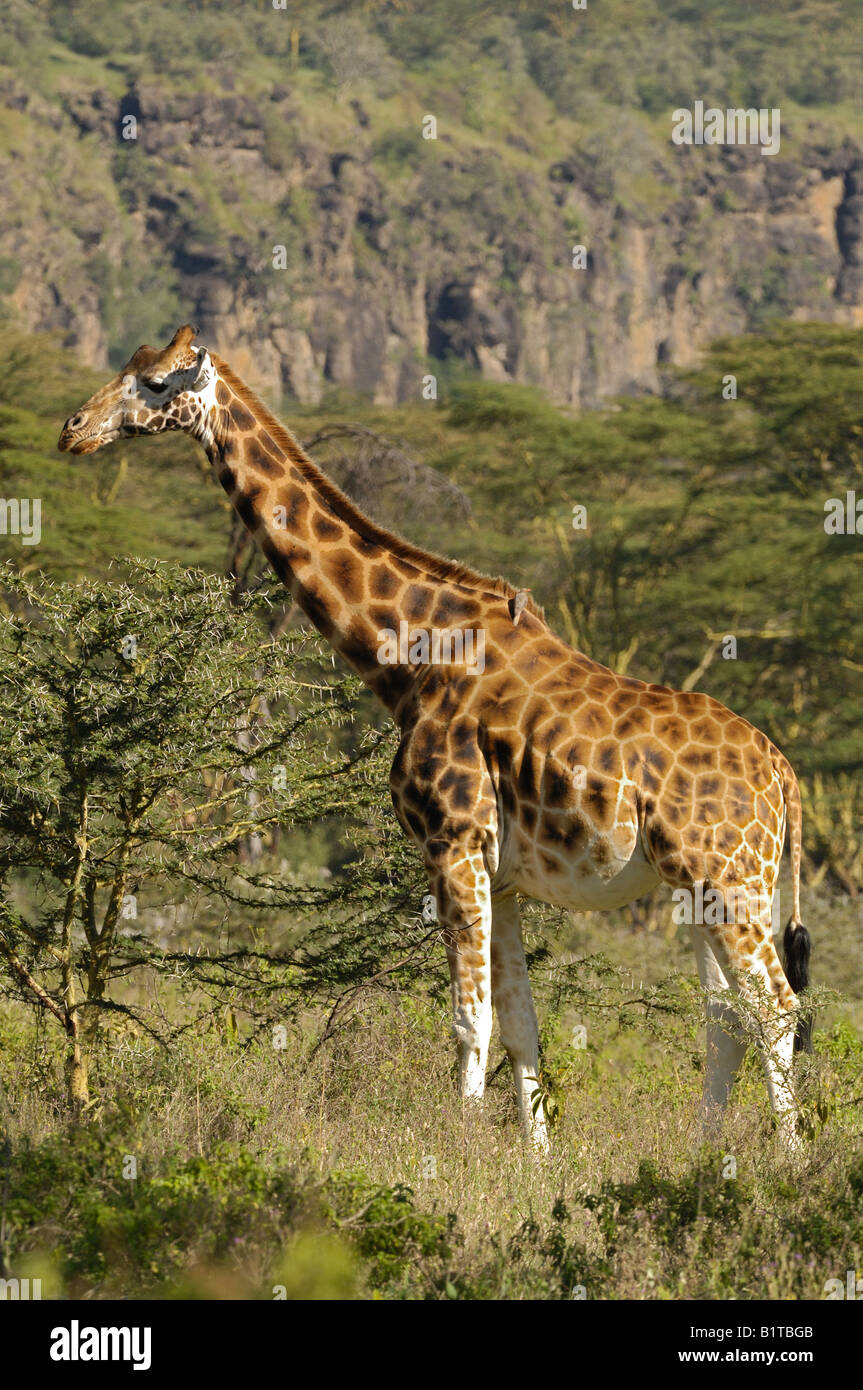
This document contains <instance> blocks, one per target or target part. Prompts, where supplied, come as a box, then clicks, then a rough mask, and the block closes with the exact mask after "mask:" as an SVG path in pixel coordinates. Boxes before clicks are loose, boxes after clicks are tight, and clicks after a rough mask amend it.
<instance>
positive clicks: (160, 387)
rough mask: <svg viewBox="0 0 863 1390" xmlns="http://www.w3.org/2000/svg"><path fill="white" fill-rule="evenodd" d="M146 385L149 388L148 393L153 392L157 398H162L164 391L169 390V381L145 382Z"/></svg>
mask: <svg viewBox="0 0 863 1390" xmlns="http://www.w3.org/2000/svg"><path fill="white" fill-rule="evenodd" d="M144 385H145V386H146V388H147V390H148V391H152V392H153V393H154V394H155V395H157V396H160V395H161V394H162V392H163V391H167V389H168V383H167V381H146V380H144Z"/></svg>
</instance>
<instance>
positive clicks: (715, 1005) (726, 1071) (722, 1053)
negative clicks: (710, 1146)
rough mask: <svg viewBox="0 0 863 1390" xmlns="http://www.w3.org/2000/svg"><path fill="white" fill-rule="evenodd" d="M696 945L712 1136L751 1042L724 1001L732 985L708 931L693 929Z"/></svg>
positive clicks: (705, 1116) (705, 1109) (706, 1109)
mask: <svg viewBox="0 0 863 1390" xmlns="http://www.w3.org/2000/svg"><path fill="white" fill-rule="evenodd" d="M692 944H693V946H694V948H695V959H696V962H697V964H698V978H699V979H700V981H701V986H702V989H704V990H706V991H707V995H708V997H707V1001H706V1005H705V1014H706V1019H707V1065H706V1067H705V1071H704V1093H703V1096H702V1100H701V1114H702V1123H703V1125H704V1127H705V1129H706V1130H707V1131H708V1132H711V1133H715V1132H716V1131H717V1130H718V1128H719V1124H720V1122H721V1119H722V1115H723V1113H724V1111H725V1107H726V1106H727V1104H728V1098H729V1096H730V1094H731V1088H732V1086H733V1085H734V1081H735V1079H736V1077H737V1073H738V1071H739V1070H740V1065H741V1063H742V1061H743V1058H744V1056H745V1054H746V1047H747V1042H746V1038H745V1037H743V1036H742V1034H741V1028H740V1020H739V1019H738V1018H737V1015H736V1014H735V1013H734V1010H733V1009H732V1008H731V1007H730V1006H729V1004H728V1003H727V1002H726V1001H724V1000H723V999H722V998H721V997H720V996H721V994H722V993H723V992H727V991H728V990H729V984H728V980H727V979H726V977H725V972H724V971H723V970H722V967H721V966H720V964H719V962H718V960H717V959H716V954H715V952H714V950H713V947H712V946H711V944H710V939H709V932H708V929H707V928H706V927H703V926H700V925H696V926H693V928H692Z"/></svg>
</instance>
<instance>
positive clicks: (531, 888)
mask: <svg viewBox="0 0 863 1390" xmlns="http://www.w3.org/2000/svg"><path fill="white" fill-rule="evenodd" d="M506 877H507V878H508V879H509V880H510V881H511V882H512V883H513V886H514V887H515V888H517V889H518V891H519V892H520V893H524V894H525V896H526V897H529V898H538V899H539V901H540V902H547V903H553V904H554V905H555V906H556V907H570V908H573V909H575V910H576V911H582V912H588V911H592V910H594V909H602V908H612V907H624V906H625V905H626V904H627V903H632V902H635V901H636V900H637V899H638V898H643V897H644V895H645V893H649V892H650V891H651V889H652V888H655V887H656V885H657V883H658V882H659V875H658V874H657V872H656V870H655V869H654V868H653V866H652V864H650V863H648V860H647V858H646V857H645V854H644V850H643V849H642V847H641V837H640V836H637V837H636V840H635V844H634V846H633V849H632V852H631V853H630V855H629V857H628V858H621V857H619V856H615V855H612V856H610V858H609V860H608V861H607V862H605V863H604V864H602V865H601V866H600V865H598V864H597V863H596V862H595V860H594V856H593V855H592V854H591V852H590V851H589V850H588V851H586V852H583V853H582V854H581V855H579V856H577V857H575V858H573V859H572V861H571V862H564V863H561V864H559V865H557V864H556V865H555V866H554V867H553V868H552V867H550V866H549V865H548V864H547V863H544V862H543V861H542V858H541V856H539V855H537V854H531V853H529V852H528V853H526V854H525V853H522V854H520V855H518V856H517V862H515V863H513V865H512V867H511V868H510V871H509V873H508V874H507V875H506ZM494 888H495V885H494V883H493V884H492V889H493V891H494Z"/></svg>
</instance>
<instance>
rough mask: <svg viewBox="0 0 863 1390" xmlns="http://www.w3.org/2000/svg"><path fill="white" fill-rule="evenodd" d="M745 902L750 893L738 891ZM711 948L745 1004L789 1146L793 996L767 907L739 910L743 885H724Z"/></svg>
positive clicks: (793, 1109)
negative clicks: (729, 887)
mask: <svg viewBox="0 0 863 1390" xmlns="http://www.w3.org/2000/svg"><path fill="white" fill-rule="evenodd" d="M742 894H743V899H742V900H743V901H744V902H750V901H752V900H753V894H751V893H748V892H747V890H745V889H744V890H742ZM709 930H710V934H711V947H712V949H713V951H714V954H715V955H716V957H717V960H718V962H719V964H720V966H721V968H722V970H723V973H724V974H725V975H726V977H727V979H728V982H729V984H730V985H731V988H732V989H733V990H734V991H735V992H736V993H737V995H738V996H739V998H740V999H741V1001H742V1003H743V1019H742V1022H743V1025H744V1027H745V1028H746V1029H747V1031H748V1032H749V1033H750V1036H751V1037H752V1040H753V1041H754V1042H755V1044H756V1046H757V1048H758V1051H759V1054H760V1057H761V1062H762V1066H763V1068H764V1073H765V1076H766V1079H767V1089H768V1092H769V1095H770V1104H771V1107H772V1109H773V1114H774V1117H775V1119H776V1124H777V1127H778V1130H779V1133H780V1135H781V1137H782V1139H783V1140H784V1142H785V1143H786V1145H787V1146H788V1147H789V1148H795V1147H796V1146H797V1144H798V1142H799V1139H798V1124H797V1120H798V1114H799V1111H798V1106H797V1100H796V1097H795V1094H794V1085H793V1078H792V1067H793V1059H794V1033H795V1025H796V1022H797V1008H796V1002H797V1001H796V999H795V997H794V993H793V991H792V989H791V986H790V985H789V983H788V980H787V978H786V975H785V972H784V970H783V969H782V964H781V962H780V960H779V956H778V955H777V953H776V947H775V945H774V943H773V938H772V936H771V930H770V911H769V906H768V907H764V905H763V904H762V905H761V906H760V907H757V908H756V907H751V908H746V909H743V910H742V909H741V890H738V891H737V892H736V893H735V892H734V891H731V892H730V893H729V892H727V890H726V907H725V913H724V921H723V922H722V923H721V924H717V925H715V926H712V927H711V928H710V929H709Z"/></svg>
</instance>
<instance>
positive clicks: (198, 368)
mask: <svg viewBox="0 0 863 1390" xmlns="http://www.w3.org/2000/svg"><path fill="white" fill-rule="evenodd" d="M194 372H195V379H194V381H193V382H192V390H193V391H200V390H201V389H202V388H203V387H204V386H206V384H207V382H208V381H209V380H210V377H211V376H212V373H213V364H212V362H211V361H210V354H209V353H208V352H207V349H206V348H205V347H200V348H198V358H197V361H196V363H195V367H194Z"/></svg>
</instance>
